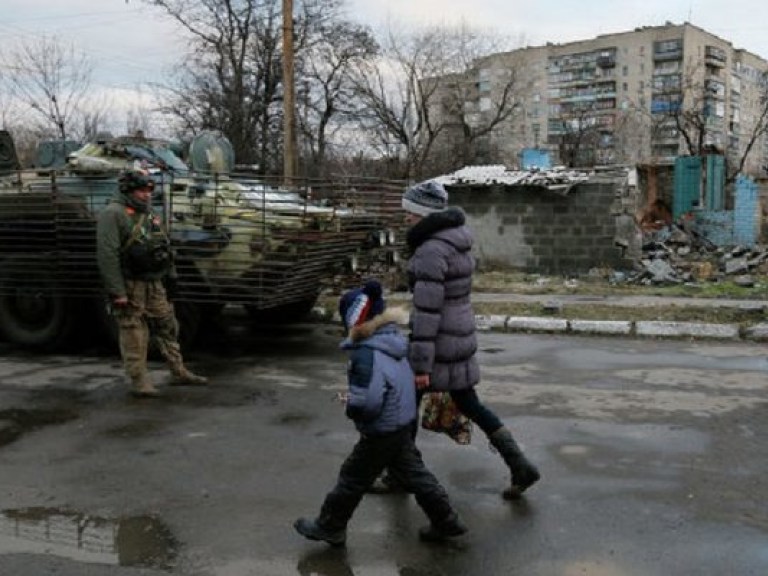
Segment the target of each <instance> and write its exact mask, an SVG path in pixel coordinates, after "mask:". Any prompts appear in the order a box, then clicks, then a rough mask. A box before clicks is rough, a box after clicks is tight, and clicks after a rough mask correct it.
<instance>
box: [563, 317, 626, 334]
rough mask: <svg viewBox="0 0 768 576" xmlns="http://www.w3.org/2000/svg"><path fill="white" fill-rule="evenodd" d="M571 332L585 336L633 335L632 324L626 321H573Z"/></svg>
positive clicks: (571, 322) (570, 323)
mask: <svg viewBox="0 0 768 576" xmlns="http://www.w3.org/2000/svg"><path fill="white" fill-rule="evenodd" d="M569 326H570V329H571V332H577V333H584V334H621V335H629V334H631V333H632V322H630V321H625V320H571V321H570V322H569Z"/></svg>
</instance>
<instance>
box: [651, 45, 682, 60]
mask: <svg viewBox="0 0 768 576" xmlns="http://www.w3.org/2000/svg"><path fill="white" fill-rule="evenodd" d="M682 59H683V49H682V48H679V49H677V50H665V51H663V52H654V53H653V60H654V62H666V61H668V60H682Z"/></svg>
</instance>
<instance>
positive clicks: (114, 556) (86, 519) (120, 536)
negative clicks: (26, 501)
mask: <svg viewBox="0 0 768 576" xmlns="http://www.w3.org/2000/svg"><path fill="white" fill-rule="evenodd" d="M177 548H178V544H177V542H176V540H175V539H174V538H173V535H172V534H171V531H170V529H169V528H168V527H167V526H166V525H165V524H164V523H163V522H161V521H160V520H158V519H157V518H154V517H152V516H133V517H128V518H120V519H109V518H100V517H98V516H89V515H87V514H81V513H79V512H73V511H68V510H58V509H54V508H21V509H16V510H3V511H2V512H0V553H3V554H9V553H25V554H50V555H53V556H60V557H63V558H69V559H70V560H74V561H76V562H85V563H89V564H110V565H115V566H136V567H144V568H158V569H161V570H170V569H171V568H172V567H173V563H174V560H175V558H176V553H177Z"/></svg>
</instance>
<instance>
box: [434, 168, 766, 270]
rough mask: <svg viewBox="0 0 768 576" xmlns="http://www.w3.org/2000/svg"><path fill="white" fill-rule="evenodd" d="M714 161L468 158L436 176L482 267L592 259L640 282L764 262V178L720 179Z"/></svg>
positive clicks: (576, 264) (758, 266)
mask: <svg viewBox="0 0 768 576" xmlns="http://www.w3.org/2000/svg"><path fill="white" fill-rule="evenodd" d="M717 162H718V161H716V160H712V159H707V158H706V157H705V158H698V159H697V158H692V157H685V158H680V159H678V161H677V163H676V166H677V168H675V167H665V166H639V167H637V168H632V169H630V168H624V167H616V168H603V169H600V170H593V171H589V172H586V171H579V170H567V169H564V168H553V169H537V168H532V169H528V170H508V169H506V168H505V167H503V166H475V167H467V168H464V169H462V170H459V171H457V172H454V173H452V174H448V175H445V176H441V177H439V178H438V179H437V180H438V181H440V182H441V183H443V184H444V185H445V186H446V188H447V189H448V191H449V193H450V198H451V203H452V204H457V205H460V206H462V207H463V208H464V210H465V212H466V214H467V219H468V223H469V225H470V226H471V227H472V229H473V231H474V233H475V237H476V245H475V250H476V256H477V259H478V265H479V266H480V268H482V269H486V270H489V269H513V270H523V271H528V272H534V273H540V274H559V275H567V276H580V275H584V274H587V273H588V272H590V271H594V270H595V269H598V270H602V271H604V272H606V273H612V272H614V273H615V272H618V271H621V278H622V280H624V281H629V282H644V283H680V282H688V281H698V280H717V279H719V278H722V277H723V276H726V275H728V276H744V275H746V274H749V273H751V272H757V271H760V272H762V270H763V268H764V267H766V264H765V262H766V260H768V256H767V254H768V253H766V250H765V249H764V247H763V240H764V222H765V218H764V216H763V215H764V213H765V206H766V204H765V199H766V197H768V187H766V186H765V184H764V183H756V182H754V181H752V180H750V179H748V178H740V179H738V180H737V181H736V182H735V183H734V184H733V185H731V186H726V184H725V181H724V178H723V177H722V172H721V171H718V170H717V166H716V164H717ZM744 282H748V279H745V280H744Z"/></svg>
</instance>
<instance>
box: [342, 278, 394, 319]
mask: <svg viewBox="0 0 768 576" xmlns="http://www.w3.org/2000/svg"><path fill="white" fill-rule="evenodd" d="M382 292H383V291H382V288H381V284H380V283H379V282H378V281H377V280H368V281H367V282H366V283H365V284H364V285H363V286H362V287H360V288H355V289H353V290H349V291H347V292H345V293H344V294H343V295H342V296H341V298H340V299H339V316H341V321H342V323H343V324H344V328H346V329H347V330H350V329H352V328H354V327H355V326H358V325H360V324H362V323H363V322H366V321H368V320H370V319H371V318H373V317H374V316H378V315H379V314H381V313H382V312H384V310H385V309H386V307H387V303H386V302H385V301H384V297H383V295H382Z"/></svg>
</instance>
